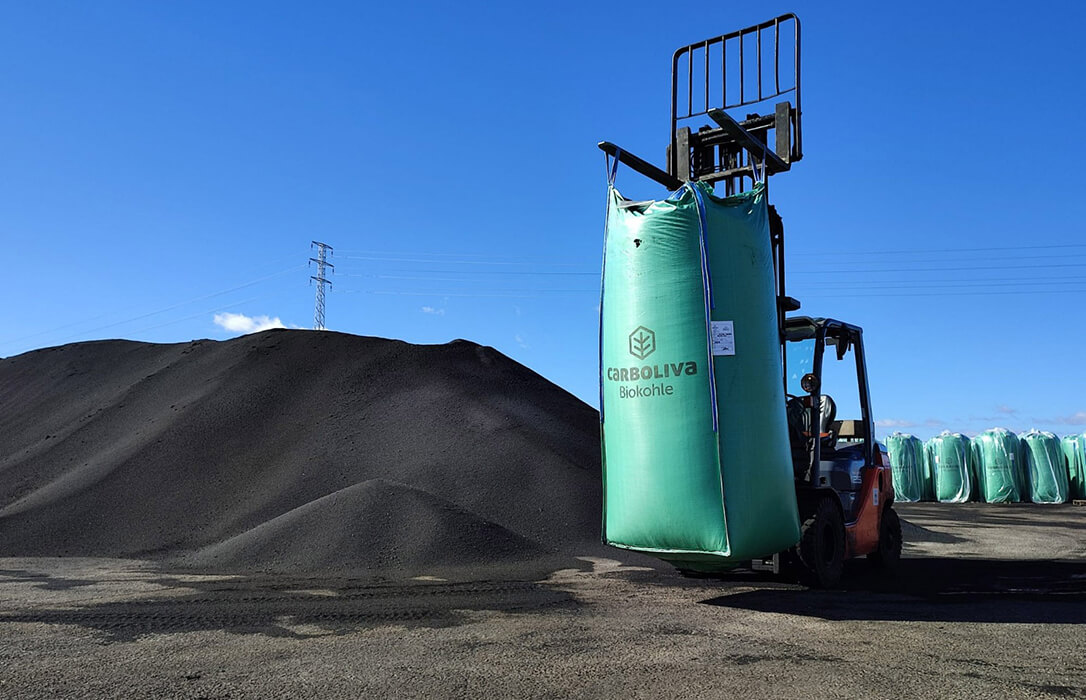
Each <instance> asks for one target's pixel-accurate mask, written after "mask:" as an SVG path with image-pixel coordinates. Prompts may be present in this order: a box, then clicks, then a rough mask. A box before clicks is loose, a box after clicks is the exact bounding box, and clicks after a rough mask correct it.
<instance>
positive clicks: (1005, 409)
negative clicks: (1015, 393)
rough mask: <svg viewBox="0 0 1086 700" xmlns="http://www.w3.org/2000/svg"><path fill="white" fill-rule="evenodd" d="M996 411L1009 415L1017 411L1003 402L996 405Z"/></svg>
mask: <svg viewBox="0 0 1086 700" xmlns="http://www.w3.org/2000/svg"><path fill="white" fill-rule="evenodd" d="M996 413H1001V414H1003V415H1005V416H1010V415H1014V414H1015V413H1018V409H1017V408H1011V407H1010V406H1007V405H1005V404H1000V405H998V406H996Z"/></svg>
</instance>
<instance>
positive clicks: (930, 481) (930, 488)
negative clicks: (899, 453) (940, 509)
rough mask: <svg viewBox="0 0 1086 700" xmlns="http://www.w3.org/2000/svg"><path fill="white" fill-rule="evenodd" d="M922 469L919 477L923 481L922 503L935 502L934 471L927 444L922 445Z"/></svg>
mask: <svg viewBox="0 0 1086 700" xmlns="http://www.w3.org/2000/svg"><path fill="white" fill-rule="evenodd" d="M923 451H924V468H923V470H922V471H921V477H922V479H923V481H922V485H923V488H924V497H923V498H922V499H921V500H923V501H937V500H939V499H938V498H936V497H935V469H934V467H933V466H932V464H931V451H930V450H929V449H928V443H924V450H923Z"/></svg>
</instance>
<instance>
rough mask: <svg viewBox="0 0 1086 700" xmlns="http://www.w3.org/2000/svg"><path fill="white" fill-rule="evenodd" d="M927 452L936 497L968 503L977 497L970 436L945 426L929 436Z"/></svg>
mask: <svg viewBox="0 0 1086 700" xmlns="http://www.w3.org/2000/svg"><path fill="white" fill-rule="evenodd" d="M924 452H925V455H926V458H927V461H928V465H929V467H930V471H931V475H932V486H933V489H934V492H935V494H934V496H935V500H937V501H939V502H940V503H965V502H967V501H969V500H971V499H972V498H973V497H974V490H973V489H974V487H973V479H974V473H973V449H972V444H971V443H970V440H969V438H967V437H966V436H964V435H962V434H961V433H952V432H950V431H949V430H944V431H943V432H942V433H940V434H938V435H936V436H935V437H933V438H932V439H930V440H928V442H927V444H926V445H925V446H924Z"/></svg>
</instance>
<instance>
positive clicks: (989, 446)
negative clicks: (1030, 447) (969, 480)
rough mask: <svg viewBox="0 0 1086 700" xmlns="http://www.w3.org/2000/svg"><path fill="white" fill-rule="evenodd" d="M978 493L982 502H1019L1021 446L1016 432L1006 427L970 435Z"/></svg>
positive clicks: (1020, 489) (1020, 498) (1021, 481)
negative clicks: (975, 466)
mask: <svg viewBox="0 0 1086 700" xmlns="http://www.w3.org/2000/svg"><path fill="white" fill-rule="evenodd" d="M973 459H974V461H975V462H976V465H977V478H978V481H979V484H978V485H977V486H978V493H979V495H980V498H981V500H982V501H984V502H985V503H1018V502H1019V501H1021V500H1022V493H1023V488H1022V484H1023V481H1024V479H1023V477H1022V468H1021V465H1022V461H1023V459H1022V446H1021V442H1020V441H1019V440H1018V436H1017V435H1015V434H1014V433H1012V432H1011V431H1009V430H1006V429H1005V428H993V429H991V430H986V431H984V432H983V433H981V434H980V435H978V436H976V437H975V438H973Z"/></svg>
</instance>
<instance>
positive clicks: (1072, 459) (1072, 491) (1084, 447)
mask: <svg viewBox="0 0 1086 700" xmlns="http://www.w3.org/2000/svg"><path fill="white" fill-rule="evenodd" d="M1061 444H1062V446H1063V456H1064V459H1065V460H1066V463H1067V471H1068V477H1069V478H1068V496H1069V497H1070V498H1072V499H1077V498H1086V433H1082V434H1081V435H1067V436H1065V437H1064V438H1063V441H1062V443H1061Z"/></svg>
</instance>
